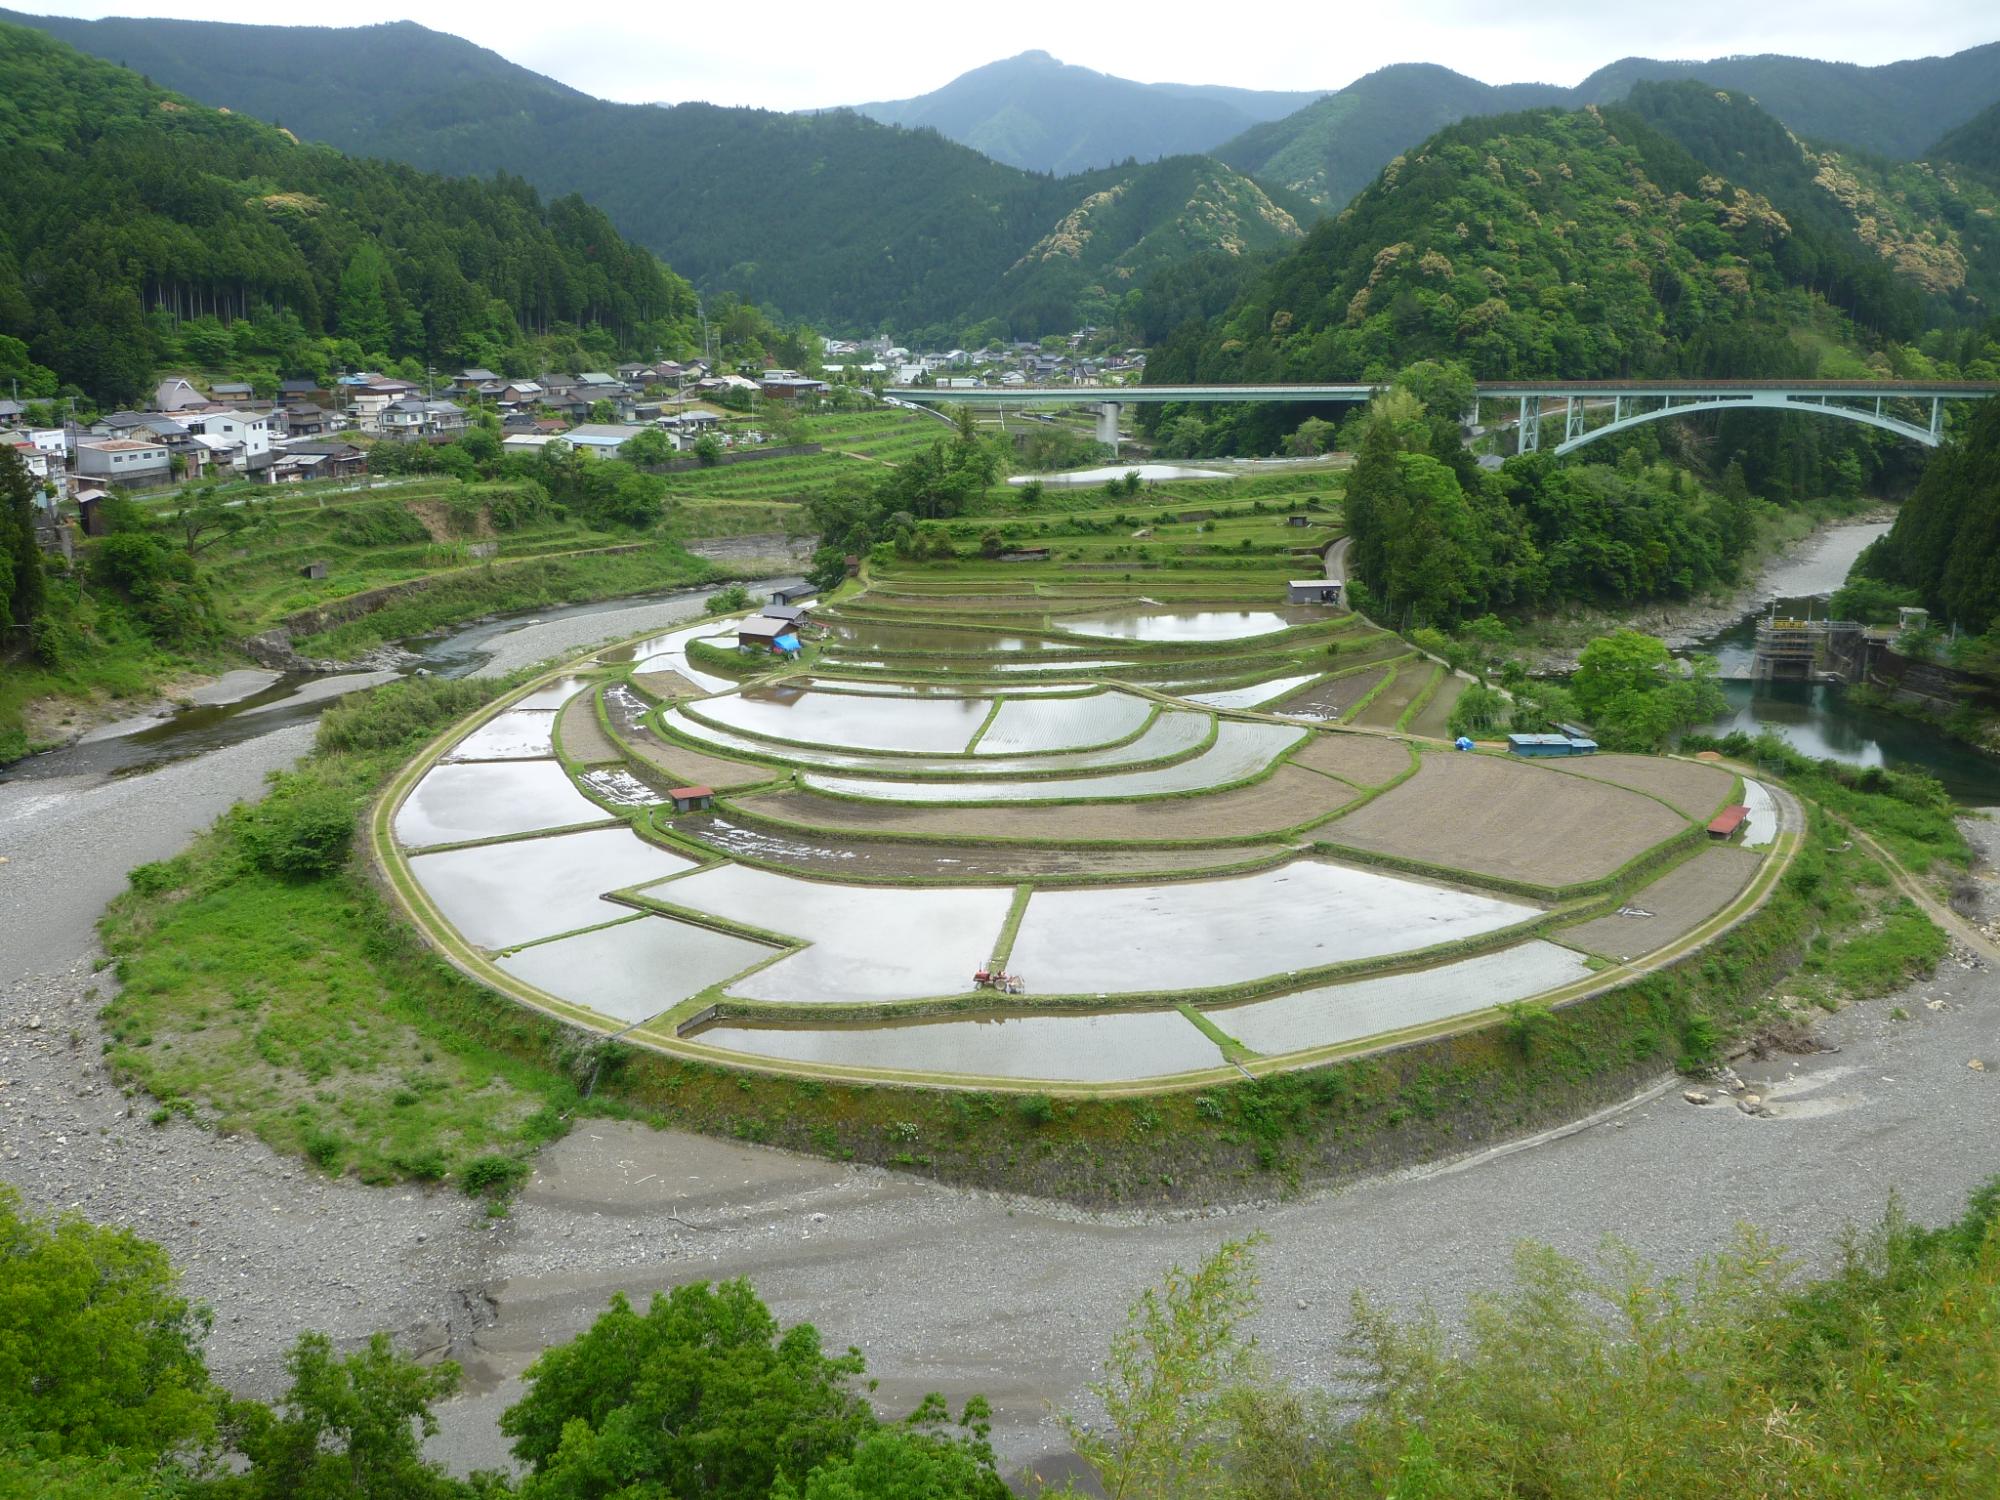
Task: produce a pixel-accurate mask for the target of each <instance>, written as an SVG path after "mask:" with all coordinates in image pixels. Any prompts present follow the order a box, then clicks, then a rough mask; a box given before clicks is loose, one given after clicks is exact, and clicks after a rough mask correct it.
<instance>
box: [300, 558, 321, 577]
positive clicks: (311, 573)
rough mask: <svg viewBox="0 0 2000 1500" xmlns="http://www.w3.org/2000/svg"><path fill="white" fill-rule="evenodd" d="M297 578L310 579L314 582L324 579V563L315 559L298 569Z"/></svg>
mask: <svg viewBox="0 0 2000 1500" xmlns="http://www.w3.org/2000/svg"><path fill="white" fill-rule="evenodd" d="M299 576H300V577H301V578H310V579H313V580H315V581H317V580H319V579H322V578H324V577H326V563H325V562H324V561H323V560H322V559H319V558H315V559H314V560H313V561H311V562H309V563H307V564H306V565H305V566H304V567H303V568H300V569H299Z"/></svg>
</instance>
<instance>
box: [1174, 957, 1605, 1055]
mask: <svg viewBox="0 0 2000 1500" xmlns="http://www.w3.org/2000/svg"><path fill="white" fill-rule="evenodd" d="M1590 972H1591V971H1590V966H1589V965H1588V964H1586V963H1585V962H1584V961H1583V958H1582V956H1581V955H1580V954H1576V953H1572V952H1571V951H1570V950H1569V949H1567V948H1559V947H1557V946H1556V945H1555V944H1554V943H1545V942H1543V941H1541V940H1540V939H1539V938H1537V939H1534V940H1532V941H1530V942H1526V943H1520V944H1517V945H1516V946H1514V947H1512V948H1503V949H1501V950H1500V951H1499V952H1497V953H1481V954H1478V955H1476V956H1474V957H1472V958H1465V959H1460V960H1459V961H1458V962H1457V963H1453V964H1441V965H1439V966H1438V967H1437V968H1434V969H1418V970H1414V971H1412V972H1409V973H1404V974H1384V975H1382V976H1381V977H1380V978H1376V979H1357V980H1354V981H1352V982H1351V983H1348V984H1328V985H1321V986H1319V987H1318V988H1316V989H1310V990H1299V991H1297V992H1296V993H1294V994H1290V995H1279V996H1276V997H1275V998H1273V999H1270V1000H1253V1001H1251V1002H1250V1003H1249V1004H1248V1005H1232V1006H1229V1007H1228V1008H1227V1009H1221V1010H1211V1011H1209V1012H1208V1013H1207V1014H1208V1018H1209V1019H1210V1020H1211V1021H1213V1022H1214V1023H1215V1024H1216V1025H1217V1026H1219V1027H1221V1028H1222V1030H1223V1031H1224V1032H1225V1033H1227V1034H1228V1035H1230V1036H1233V1037H1235V1038H1236V1040H1237V1041H1239V1042H1241V1043H1242V1044H1243V1045H1244V1046H1246V1047H1248V1048H1249V1049H1250V1050H1251V1051H1253V1052H1262V1053H1264V1054H1266V1055H1267V1056H1276V1055H1278V1054H1281V1053H1286V1052H1305V1051H1308V1050H1310V1049H1312V1048H1314V1047H1334V1046H1338V1045H1340V1044H1341V1043H1343V1042H1358V1041H1361V1040H1363V1039H1364V1038H1367V1037H1371V1036H1380V1035H1382V1034H1383V1033H1385V1032H1390V1031H1401V1030H1403V1029H1404V1028H1406V1027H1410V1026H1423V1025H1428V1024H1429V1023H1430V1022H1433V1021H1446V1020H1450V1019H1451V1018H1452V1017H1454V1016H1463V1015H1470V1014H1471V1013H1472V1012H1474V1011H1479V1010H1485V1009H1486V1008H1487V1007H1488V1006H1493V1005H1504V1004H1506V1003H1507V1002H1508V1001H1510V1000H1525V999H1527V998H1528V997H1529V996H1531V995H1539V994H1541V993H1543V992H1544V991H1546V990H1555V989H1561V988H1563V987H1564V986H1565V985H1571V984H1575V983H1577V982H1578V981H1579V980H1583V979H1587V978H1589V977H1590Z"/></svg>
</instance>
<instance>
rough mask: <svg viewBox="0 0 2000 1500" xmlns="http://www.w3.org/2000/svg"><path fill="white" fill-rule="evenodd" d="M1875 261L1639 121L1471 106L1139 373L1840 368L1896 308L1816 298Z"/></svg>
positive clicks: (1233, 376)
mask: <svg viewBox="0 0 2000 1500" xmlns="http://www.w3.org/2000/svg"><path fill="white" fill-rule="evenodd" d="M1876 269H1877V268H1876V267H1875V266H1874V265H1873V263H1872V261H1870V260H1867V259H1864V257H1863V254H1862V252H1861V251H1860V250H1859V249H1858V248H1855V249H1853V250H1848V249H1846V248H1843V247H1842V246H1841V245H1839V244H1837V243H1834V242H1832V241H1830V240H1820V239H1810V238H1808V239H1803V240H1802V239H1801V237H1800V236H1798V235H1797V234H1795V232H1794V230H1793V228H1792V225H1791V224H1790V222H1789V221H1788V220H1787V219H1786V218H1785V216H1784V215H1783V214H1782V213H1781V212H1780V211H1779V210H1778V209H1777V208H1776V207H1775V206H1774V205H1773V204H1772V202H1771V200H1770V199H1769V198H1767V197H1766V196H1764V195H1763V194H1760V193H1757V192H1754V191H1752V190H1750V189H1748V188H1745V187H1743V186H1741V185H1740V184H1737V183H1734V182H1731V181H1729V180H1727V179H1726V178H1724V177H1722V176H1720V175H1718V174H1716V173H1715V172H1713V171H1711V170H1710V169H1708V168H1707V167H1705V166H1704V165H1703V164H1702V163H1701V162H1699V161H1697V160H1696V159H1695V158H1694V157H1693V156H1692V155H1690V154H1689V153H1688V152H1687V151H1686V150H1685V149H1684V148H1682V147H1681V146H1680V145H1678V144H1677V143H1675V142H1674V141H1672V140H1670V139H1668V138H1667V137H1666V136H1665V135H1663V134H1662V133H1660V132H1659V131H1656V130H1654V129H1653V128H1652V127H1651V126H1649V125H1648V124H1646V122H1645V121H1644V120H1643V119H1642V118H1640V117H1639V116H1638V115H1637V114H1636V113H1633V112H1630V111H1626V110H1623V109H1618V108H1609V109H1599V108H1598V107H1596V106H1594V105H1593V106H1590V107H1588V108H1585V109H1582V110H1576V111H1567V112H1565V111H1557V110H1535V111H1527V112H1523V113H1519V114H1513V115H1498V116H1490V117H1483V118H1479V119H1474V120H1467V121H1463V122H1461V123H1459V124H1457V125H1453V126H1450V127H1448V128H1446V129H1445V130H1443V131H1441V132H1439V133H1438V134H1436V135H1434V136H1432V137H1431V138H1430V139H1429V140H1428V141H1426V142H1424V143H1423V144H1422V145H1421V146H1420V147H1418V148H1417V149H1416V150H1414V151H1411V152H1409V153H1406V154H1405V155H1403V156H1401V157H1399V158H1398V159H1397V160H1396V161H1394V162H1392V163H1391V164H1390V165H1389V167H1388V168H1386V169H1385V170H1384V171H1383V173H1382V175H1381V177H1380V178H1379V179H1378V180H1377V181H1376V182H1375V183H1374V184H1373V185H1372V186H1371V187H1369V188H1368V189H1367V190H1366V191H1364V192H1363V193H1362V194H1361V195H1360V196H1359V197H1358V198H1356V199H1355V200H1354V202H1353V203H1352V204H1350V205H1349V206H1348V208H1347V209H1346V210H1345V211H1343V212H1342V213H1341V214H1340V215H1339V216H1338V217H1337V218H1335V219H1330V220H1323V221H1321V222H1320V223H1319V224H1318V225H1316V226H1315V227H1314V228H1313V230H1312V231H1311V233H1310V234H1309V235H1308V236H1307V238H1306V240H1305V243H1304V244H1302V245H1301V246H1299V248H1298V249H1296V250H1294V251H1292V252H1291V253H1290V254H1288V255H1286V256H1284V257H1283V258H1282V259H1280V260H1279V261H1278V262H1276V264H1274V265H1273V266H1272V267H1271V268H1270V269H1269V270H1268V271H1267V272H1266V273H1265V274H1264V275H1263V276H1262V277H1261V278H1259V279H1258V280H1257V281H1256V282H1255V283H1254V284H1253V285H1252V287H1251V288H1250V289H1249V291H1247V292H1246V293H1245V294H1244V295H1243V296H1242V297H1241V298H1240V299H1239V300H1238V301H1237V303H1236V304H1235V305H1234V306H1233V307H1232V308H1231V309H1230V310H1229V312H1228V313H1226V314H1225V315H1223V316H1222V317H1221V318H1219V319H1217V320H1216V321H1215V322H1214V323H1213V324H1211V325H1199V324H1197V325H1191V326H1190V327H1189V328H1188V329H1186V330H1183V332H1182V333H1181V334H1180V335H1178V336H1176V337H1175V338H1173V339H1171V340H1169V341H1168V343H1167V344H1166V346H1165V347H1163V348H1162V349H1160V350H1157V351H1156V352H1155V355H1154V357H1153V359H1152V360H1151V361H1149V363H1148V366H1147V379H1148V381H1150V382H1160V383H1173V382H1176V381H1181V380H1225V381H1227V380H1237V381H1256V380H1326V379H1343V380H1353V379H1374V378H1381V377H1384V376H1386V375H1388V374H1390V373H1392V372H1393V371H1395V370H1396V369H1397V368H1398V367H1400V366H1403V365H1406V364H1408V363H1410V362H1412V361H1414V360H1420V359H1426V358H1433V359H1450V360H1456V361H1460V362H1462V363H1464V364H1465V365H1466V366H1467V367H1468V368H1469V369H1470V370H1471V371H1472V373H1473V374H1474V375H1475V376H1477V377H1479V378H1482V379H1485V378H1505V377H1518V376H1530V375H1556V374H1561V375H1564V376H1568V377H1570V378H1575V379H1583V378H1606V377H1618V376H1634V375H1646V374H1662V373H1668V372H1677V373H1686V374H1711V373H1712V374H1730V375H1746V374H1749V375H1754V374H1773V375H1777V374H1797V375H1804V374H1810V373H1813V370H1812V368H1811V366H1812V365H1813V364H1814V362H1815V361H1816V360H1826V359H1835V358H1837V359H1839V360H1843V361H1846V362H1848V365H1849V367H1850V368H1853V369H1855V370H1856V372H1857V373H1858V371H1859V370H1860V369H1865V368H1867V366H1866V365H1865V364H1864V363H1862V362H1861V357H1860V356H1861V354H1862V352H1865V351H1866V350H1867V349H1868V348H1869V347H1871V346H1872V345H1873V344H1874V343H1875V342H1878V341H1879V340H1880V338H1881V336H1882V335H1881V330H1880V329H1879V328H1878V327H1876V326H1875V320H1877V319H1878V318H1880V317H1888V316H1901V315H1903V314H1904V313H1905V312H1906V311H1907V309H1906V307H1905V305H1904V304H1903V303H1901V302H1899V301H1897V300H1896V299H1895V298H1894V297H1893V296H1891V295H1889V293H1887V292H1883V293H1881V296H1882V299H1883V300H1884V302H1885V303H1886V311H1882V310H1879V309H1877V308H1876V307H1875V306H1874V305H1873V304H1871V303H1869V302H1867V301H1866V299H1864V298H1855V297H1850V298H1849V299H1848V300H1849V301H1850V303H1851V304H1853V306H1852V307H1850V308H1848V309H1842V308H1840V307H1838V306H1836V305H1834V304H1833V303H1832V302H1831V301H1829V299H1828V295H1827V293H1828V291H1829V290H1832V291H1836V292H1837V291H1839V290H1840V289H1842V288H1845V287H1847V286H1848V285H1849V284H1850V283H1854V282H1866V281H1867V276H1866V273H1867V272H1869V271H1872V270H1876ZM1868 284H1869V285H1870V286H1872V285H1873V283H1868Z"/></svg>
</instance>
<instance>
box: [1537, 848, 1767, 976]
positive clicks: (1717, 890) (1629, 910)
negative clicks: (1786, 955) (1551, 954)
mask: <svg viewBox="0 0 2000 1500" xmlns="http://www.w3.org/2000/svg"><path fill="white" fill-rule="evenodd" d="M1761 863H1762V861H1761V860H1760V859H1759V858H1758V857H1757V855H1756V854H1755V853H1753V852H1752V851H1751V850H1749V849H1747V848H1740V849H1732V848H1713V849H1704V850H1702V851H1701V853H1699V854H1697V855H1695V857H1694V858H1692V859H1689V860H1685V861H1683V862H1682V863H1680V864H1678V865H1675V866H1674V868H1673V869H1671V870H1669V871H1668V872H1667V873H1666V874H1664V875H1662V876H1661V877H1660V878H1659V879H1657V880H1655V881H1653V882H1651V883H1650V884H1648V885H1644V886H1641V887H1640V888H1639V889H1638V890H1636V891H1634V892H1633V893H1632V895H1631V897H1630V898H1629V899H1628V900H1627V901H1626V902H1625V903H1624V904H1623V905H1622V906H1621V908H1620V909H1619V910H1618V911H1616V912H1613V913H1611V914H1610V915H1608V916H1602V917H1598V918H1596V919H1594V920H1592V921H1589V922H1579V923H1577V924H1576V925H1575V926H1573V927H1565V928H1563V929H1562V930H1560V931H1559V932H1557V933H1556V934H1555V938H1556V941H1557V942H1560V943H1564V944H1567V945H1568V946H1569V947H1572V948H1577V949H1580V950H1582V951H1583V952H1585V953H1595V954H1597V955H1599V956H1600V957H1603V958H1615V959H1620V960H1623V959H1630V958H1637V957H1639V955H1640V954H1642V953H1651V952H1652V951H1653V950H1654V949H1656V948H1664V947H1665V946H1666V945H1667V944H1668V943H1672V942H1678V941H1679V940H1680V939H1681V938H1684V937H1686V936H1687V935H1688V934H1689V933H1690V932H1693V931H1694V930H1695V928H1697V927H1699V926H1700V925H1701V924H1702V923H1703V922H1706V921H1707V920H1708V919H1709V918H1710V917H1712V916H1714V915H1715V914H1716V913H1717V912H1719V911H1721V910H1722V909H1723V908H1724V907H1726V906H1728V905H1729V903H1730V902H1732V901H1734V900H1735V899H1736V897H1737V894H1738V893H1739V892H1740V891H1742V889H1743V887H1744V886H1746V885H1748V884H1749V883H1750V878H1751V877H1752V876H1753V875H1755V874H1756V873H1757V867H1758V865H1759V864H1761Z"/></svg>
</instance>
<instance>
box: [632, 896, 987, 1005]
mask: <svg viewBox="0 0 2000 1500" xmlns="http://www.w3.org/2000/svg"><path fill="white" fill-rule="evenodd" d="M646 894H647V895H648V896H649V897H651V898H652V899H654V900H656V901H662V902H665V903H667V904H668V905H670V906H676V907H681V908H684V909H686V910H689V911H698V912H703V913H706V914H707V915H709V916H713V917H721V918H723V919H724V920H725V921H730V922H739V923H742V924H744V925H746V926H750V927H755V928H759V929H761V930H763V931H766V932H773V933H782V934H784V935H786V936H788V937H793V938H797V939H799V940H801V941H803V942H805V943H808V944H810V945H811V946H809V947H807V948H804V949H801V950H800V951H799V952H797V953H794V954H792V955H791V956H790V957H788V958H782V959H780V960H779V961H778V962H777V963H775V964H772V965H771V966H770V967H769V968H766V969H760V970H758V971H757V972H756V973H755V974H748V975H745V976H744V977H743V978H742V979H740V980H738V981H737V982H736V983H735V984H733V985H731V986H730V987H729V993H730V994H732V995H740V996H742V997H744V998H745V999H750V1000H783V1001H789V1002H792V1003H795V1004H807V1005H810V1004H815V1003H818V1004H826V1003H830V1002H839V1001H883V1000H915V999H921V998H923V997H925V996H930V995H956V994H962V993H963V992H965V991H966V990H969V989H971V988H972V974H973V971H974V970H975V969H979V968H983V967H984V966H985V964H986V961H987V960H988V959H989V958H990V957H991V956H992V950H993V944H994V942H995V941H996V940H997V939H998V938H999V936H1000V928H1001V925H1002V924H1003V923H1004V922H1005V921H1006V920H1007V908H1008V906H1009V905H1010V904H1011V903H1012V901H1013V899H1014V895H1013V892H1012V891H1010V890H1007V889H1005V888H987V889H972V888H952V887H944V888H937V887H929V888H924V889H898V888H896V887H886V886H854V885H832V884H828V883H826V882H823V881H813V880H800V879H797V878H795V877H793V876H789V875H774V874H771V873H770V872H769V871H765V870H753V869H750V868H748V867H747V866H744V865H723V866H720V867H718V868H715V869H708V870H698V871H696V872H695V873H694V874H692V875H688V876H685V877H683V878H682V879H679V880H673V881H669V882H667V883H666V884H664V885H660V886H655V887H654V888H653V889H652V890H649V891H647V892H646Z"/></svg>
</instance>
